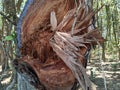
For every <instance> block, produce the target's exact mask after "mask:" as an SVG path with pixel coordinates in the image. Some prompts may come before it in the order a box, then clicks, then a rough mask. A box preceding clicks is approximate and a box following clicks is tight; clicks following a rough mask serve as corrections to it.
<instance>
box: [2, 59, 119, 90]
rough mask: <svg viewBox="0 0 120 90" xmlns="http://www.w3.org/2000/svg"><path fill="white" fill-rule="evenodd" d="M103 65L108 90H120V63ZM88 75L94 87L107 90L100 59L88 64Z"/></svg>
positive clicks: (97, 89) (5, 81)
mask: <svg viewBox="0 0 120 90" xmlns="http://www.w3.org/2000/svg"><path fill="white" fill-rule="evenodd" d="M102 64H103V67H104V72H105V77H106V84H107V90H120V61H119V60H114V62H113V60H111V62H110V61H109V62H105V63H102ZM0 69H1V67H0ZM0 72H1V70H0ZM87 74H88V75H89V77H90V79H91V81H92V82H93V86H94V87H96V90H105V89H104V79H103V77H104V75H103V73H102V69H101V64H100V61H99V59H92V60H91V61H90V63H88V66H87ZM0 76H1V75H0ZM9 81H10V77H8V78H7V79H5V80H3V81H1V83H3V84H7V83H8V82H9Z"/></svg>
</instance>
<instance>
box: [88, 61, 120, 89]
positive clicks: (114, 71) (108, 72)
mask: <svg viewBox="0 0 120 90" xmlns="http://www.w3.org/2000/svg"><path fill="white" fill-rule="evenodd" d="M102 65H103V67H104V72H105V79H106V85H107V90H120V61H119V60H118V61H117V60H116V61H115V62H110V61H109V62H105V63H102ZM87 74H88V75H89V77H90V79H91V81H92V82H93V83H94V86H95V87H96V90H105V88H104V78H103V77H104V73H102V69H101V64H100V61H99V60H91V62H90V63H88V66H87Z"/></svg>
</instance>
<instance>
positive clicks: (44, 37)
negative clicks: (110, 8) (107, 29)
mask: <svg viewBox="0 0 120 90" xmlns="http://www.w3.org/2000/svg"><path fill="white" fill-rule="evenodd" d="M97 11H98V10H96V11H93V10H92V0H90V1H89V0H28V1H27V3H26V5H25V8H24V10H23V13H22V15H21V17H20V20H19V22H18V26H17V30H18V47H19V49H20V53H21V54H19V55H20V58H17V59H15V60H14V61H13V65H14V67H15V69H16V71H17V72H18V76H19V77H18V80H19V81H18V82H19V83H18V84H19V88H18V90H35V89H36V90H76V89H77V87H78V84H80V86H81V87H82V88H83V90H89V89H91V86H90V85H91V84H90V80H89V78H88V77H87V75H86V70H85V67H86V66H87V59H88V56H89V52H90V50H91V47H92V46H93V45H96V44H98V43H102V42H103V41H104V39H103V38H102V37H101V34H100V33H99V31H98V30H97V28H95V27H94V20H93V17H94V14H95V13H96V12H97ZM20 84H21V85H20ZM23 84H24V85H23ZM33 86H34V87H33ZM25 88H26V89H25Z"/></svg>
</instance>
